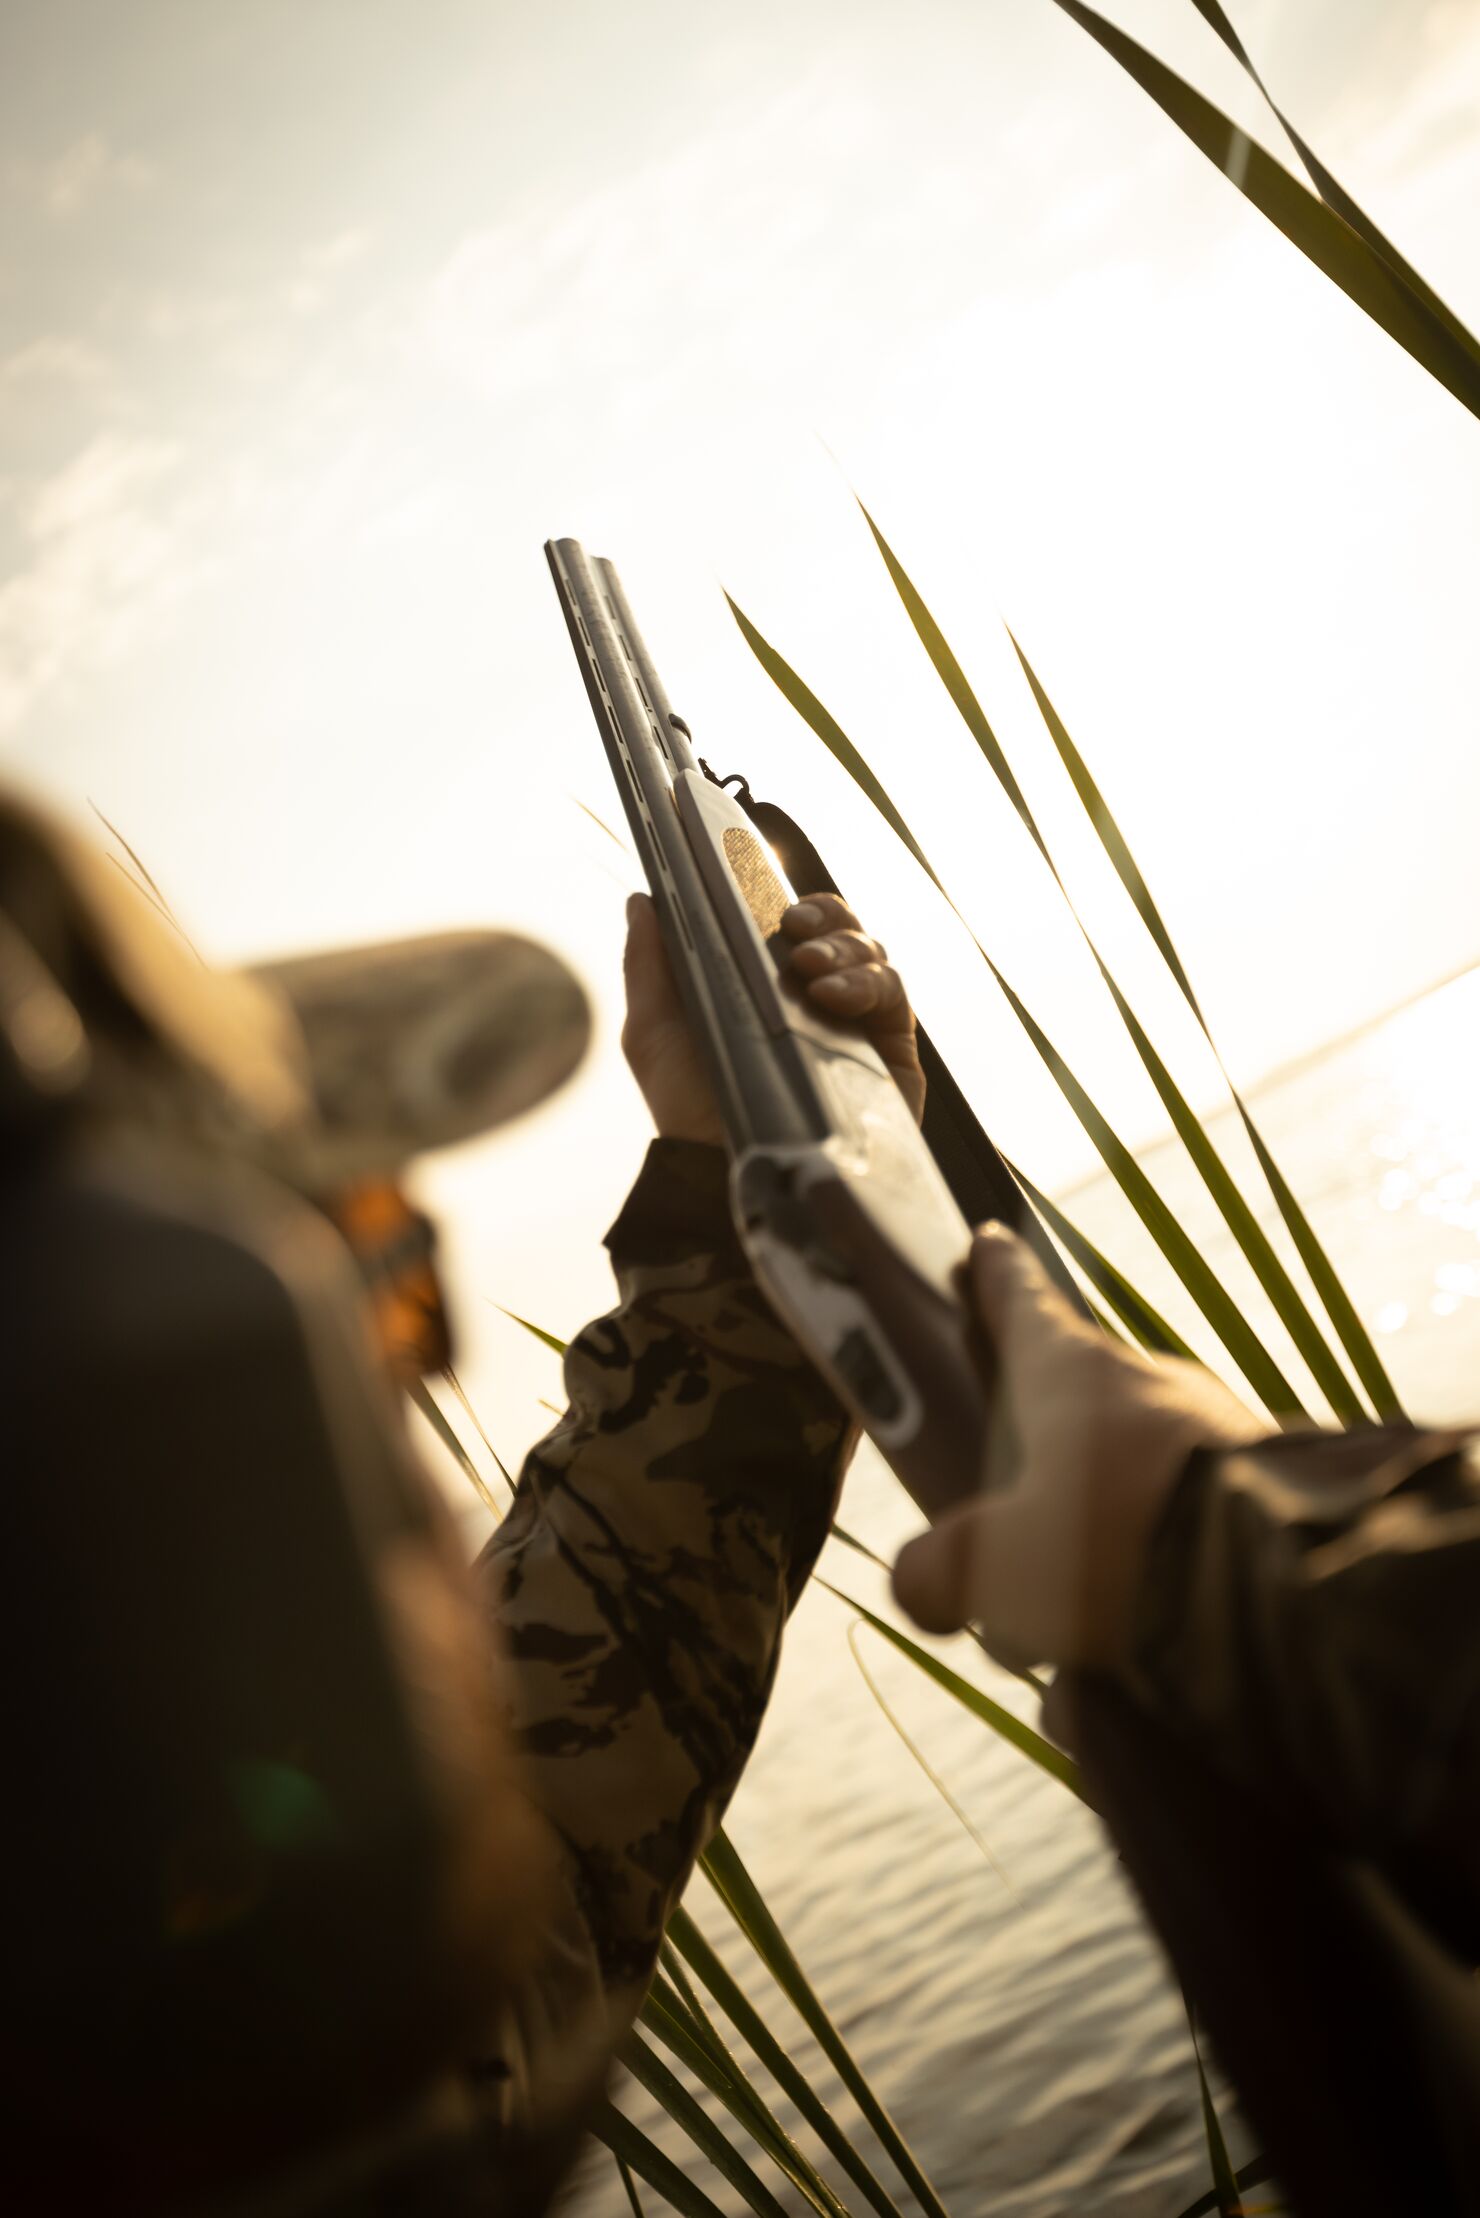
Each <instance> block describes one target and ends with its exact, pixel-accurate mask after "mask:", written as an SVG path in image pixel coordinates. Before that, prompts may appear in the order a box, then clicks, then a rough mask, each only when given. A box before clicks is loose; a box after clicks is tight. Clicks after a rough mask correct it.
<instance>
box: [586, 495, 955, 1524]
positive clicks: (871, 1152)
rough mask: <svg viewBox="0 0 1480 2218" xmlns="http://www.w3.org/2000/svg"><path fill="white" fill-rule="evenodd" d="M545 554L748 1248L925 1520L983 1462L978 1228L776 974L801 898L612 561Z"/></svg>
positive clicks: (869, 1059) (882, 1075) (869, 1058)
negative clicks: (705, 1087) (672, 678)
mask: <svg viewBox="0 0 1480 2218" xmlns="http://www.w3.org/2000/svg"><path fill="white" fill-rule="evenodd" d="M545 553H546V555H547V556H548V558H549V563H550V569H551V573H552V575H553V576H554V579H555V586H556V590H557V592H558V594H559V596H560V605H561V607H562V609H563V610H564V612H565V620H566V623H567V625H568V627H569V630H570V637H571V644H572V646H573V647H574V648H575V652H576V659H577V661H578V662H579V664H580V667H581V674H582V676H583V677H584V679H585V681H586V691H587V693H588V694H589V696H590V700H591V707H592V710H593V711H594V713H595V717H596V723H597V728H598V729H599V731H600V733H601V737H602V743H603V745H604V746H605V748H606V753H607V759H608V761H609V763H610V765H611V770H612V775H613V777H614V778H615V779H616V783H617V790H618V792H619V793H620V794H621V796H622V805H623V807H624V809H625V810H626V814H627V822H628V825H629V827H630V829H631V833H632V838H633V842H634V844H635V846H636V849H637V853H638V856H639V858H640V860H641V862H642V866H643V869H644V871H645V872H646V874H647V880H648V884H649V885H650V886H651V888H652V893H653V899H654V902H655V903H656V906H657V910H658V916H659V919H660V922H661V925H662V929H663V936H664V940H665V943H666V945H667V949H668V954H669V957H670V960H671V962H672V965H673V970H674V974H675V976H676V978H677V980H678V984H679V989H680V991H681V993H682V995H683V999H684V1002H685V1005H686V1007H687V1010H688V1014H689V1020H690V1023H691V1024H692V1026H693V1029H694V1032H695V1034H696V1035H697V1037H698V1039H699V1040H700V1042H701V1043H702V1047H703V1050H704V1052H705V1054H706V1056H707V1059H708V1062H709V1066H710V1071H711V1075H712V1078H713V1081H714V1087H715V1092H716V1095H717V1097H718V1100H719V1104H720V1113H721V1116H722V1118H723V1121H724V1126H725V1131H726V1134H727V1136H728V1139H729V1144H730V1155H731V1177H730V1196H731V1204H732V1207H733V1210H734V1215H735V1222H736V1225H737V1227H738V1230H739V1234H740V1239H741V1242H742V1245H743V1246H744V1248H745V1251H746V1254H747V1255H748V1257H749V1258H750V1261H751V1264H752V1266H753V1268H754V1270H755V1274H756V1277H757V1279H758V1280H759V1282H760V1284H761V1286H762V1287H763V1288H764V1290H765V1292H766V1294H767V1296H768V1298H769V1299H770V1301H771V1303H772V1305H773V1306H774V1308H775V1309H776V1311H777V1312H778V1314H779V1315H780V1316H781V1317H782V1318H783V1319H784V1320H785V1322H786V1323H787V1325H788V1326H789V1327H790V1329H791V1331H792V1332H793V1333H794V1335H795V1336H796V1339H797V1341H798V1342H799V1344H800V1345H801V1346H802V1347H803V1348H804V1349H805V1350H806V1351H807V1354H808V1355H809V1356H810V1357H811V1358H812V1360H813V1362H814V1363H815V1364H816V1365H817V1368H818V1369H819V1370H820V1371H821V1372H822V1373H823V1375H824V1376H825V1377H826V1378H827V1379H828V1380H829V1382H830V1383H831V1385H832V1386H833V1388H834V1389H835V1391H836V1392H837V1394H838V1396H839V1398H840V1399H841V1400H842V1401H843V1402H844V1403H845V1404H846V1405H847V1407H848V1408H849V1409H850V1410H851V1411H852V1412H853V1414H854V1416H855V1417H856V1418H857V1419H858V1421H859V1423H860V1424H861V1425H862V1426H863V1428H864V1430H865V1431H866V1432H867V1433H868V1434H869V1436H870V1438H871V1439H872V1440H873V1441H874V1442H875V1444H876V1445H877V1447H878V1448H879V1450H880V1451H881V1453H882V1454H883V1455H884V1457H885V1459H886V1460H887V1461H888V1462H889V1463H890V1464H891V1465H892V1467H893V1469H894V1470H895V1472H896V1473H897V1474H898V1476H899V1478H900V1479H901V1480H902V1481H903V1483H904V1485H905V1487H906V1488H907V1489H908V1491H909V1493H910V1494H911V1495H913V1497H914V1499H915V1500H916V1501H917V1502H918V1503H919V1505H920V1507H921V1508H922V1509H923V1510H924V1511H925V1513H926V1515H927V1516H935V1515H938V1514H939V1513H940V1512H941V1511H942V1510H944V1509H947V1508H949V1507H950V1506H951V1505H952V1504H953V1503H956V1502H959V1501H963V1500H965V1499H966V1498H967V1497H968V1496H969V1495H971V1494H973V1493H975V1492H976V1491H977V1490H978V1489H979V1488H980V1487H981V1485H982V1484H983V1481H984V1476H985V1472H986V1468H987V1463H988V1427H989V1421H990V1417H991V1377H992V1371H993V1365H992V1361H991V1357H990V1354H989V1352H988V1350H987V1349H986V1347H985V1344H984V1342H983V1340H982V1336H981V1333H980V1329H979V1327H978V1326H977V1325H976V1323H975V1320H974V1319H973V1318H972V1317H971V1316H970V1315H969V1314H968V1311H967V1309H966V1307H965V1305H964V1303H963V1301H962V1298H961V1295H960V1293H959V1291H958V1286H957V1278H958V1274H959V1271H960V1267H961V1265H962V1264H963V1262H964V1261H965V1259H966V1254H967V1250H968V1247H969V1245H970V1239H971V1231H970V1227H969V1226H968V1224H967V1222H966V1219H965V1218H964V1217H963V1215H962V1214H961V1211H960V1210H959V1208H958V1207H957V1206H956V1203H955V1201H954V1200H953V1198H952V1196H951V1192H950V1189H949V1187H948V1186H947V1185H946V1182H945V1180H944V1178H943V1177H942V1176H941V1173H940V1171H939V1169H938V1168H937V1166H936V1163H935V1159H934V1157H933V1156H932V1155H931V1153H930V1150H929V1148H928V1147H927V1146H926V1144H925V1141H924V1140H923V1139H922V1137H921V1135H920V1133H919V1131H918V1129H917V1128H916V1125H915V1122H914V1119H913V1118H912V1117H911V1115H910V1113H909V1111H908V1109H907V1108H906V1107H905V1104H904V1101H903V1099H902V1098H901V1096H900V1093H899V1090H898V1088H897V1087H896V1086H895V1084H894V1081H893V1079H892V1078H891V1077H890V1075H889V1072H888V1071H887V1070H886V1068H885V1066H884V1064H883V1062H882V1061H881V1059H880V1058H879V1056H878V1055H877V1054H876V1053H875V1051H874V1049H873V1048H872V1046H870V1045H869V1043H868V1042H867V1041H866V1040H865V1039H863V1038H862V1036H861V1035H860V1034H858V1033H856V1032H854V1031H852V1030H850V1029H849V1028H848V1027H846V1026H845V1025H842V1024H839V1023H836V1022H833V1021H830V1020H829V1019H828V1018H826V1017H825V1016H823V1015H822V1014H821V1013H820V1012H818V1011H816V1010H815V1009H813V1008H812V1007H811V1006H810V1005H809V1004H808V1003H807V1002H806V1001H805V1000H804V999H803V998H802V996H801V994H800V992H799V991H797V990H796V987H795V984H794V982H793V981H791V980H789V979H788V977H787V975H786V964H787V961H788V958H789V955H790V952H791V945H792V943H791V942H790V941H788V940H786V939H785V938H783V937H782V935H781V931H780V925H781V918H782V916H783V914H784V913H785V911H786V909H787V908H788V907H789V905H790V904H791V902H792V901H794V900H795V899H796V898H797V894H796V893H795V892H793V890H792V888H791V887H790V886H789V885H788V884H787V883H786V880H785V879H784V877H783V876H782V873H781V870H780V867H779V865H778V863H777V860H776V858H775V855H774V853H773V852H772V850H771V849H770V848H769V847H767V846H766V844H765V843H764V841H762V840H761V839H760V838H759V837H758V835H757V833H756V831H755V829H754V827H753V826H752V825H751V823H750V821H749V820H748V818H747V817H746V815H745V813H744V811H743V810H742V809H741V807H740V806H739V804H738V802H736V801H735V800H734V799H733V798H732V797H731V795H730V794H729V793H728V792H726V791H725V790H724V789H723V788H722V787H720V786H718V785H716V784H714V783H713V782H712V780H710V779H709V778H707V777H706V776H705V775H704V773H703V771H702V770H701V768H700V765H699V762H698V760H697V758H696V756H695V753H694V749H693V744H692V739H691V735H690V732H689V728H688V726H687V724H685V723H684V721H683V719H682V718H681V717H678V716H675V715H674V713H673V710H672V708H671V706H670V705H669V701H668V696H667V694H666V693H665V692H664V690H663V686H662V682H661V680H660V679H659V677H658V674H657V671H656V670H655V669H654V667H653V664H652V660H651V658H650V656H649V655H648V652H647V649H646V648H645V647H644V645H643V642H642V637H641V634H640V633H639V632H638V629H637V626H636V625H635V623H634V622H633V620H632V612H631V610H630V609H629V607H628V605H627V599H626V596H625V594H624V593H623V591H622V587H621V584H620V582H619V580H618V578H617V574H616V572H615V570H614V569H613V568H612V566H611V564H610V563H609V562H606V561H602V560H594V561H593V560H592V559H591V558H590V557H588V556H587V554H586V553H585V551H584V549H583V548H582V547H581V546H580V545H579V544H578V542H577V541H575V540H574V539H556V540H550V541H547V542H546V546H545ZM811 890H814V889H811V888H803V889H802V891H803V892H806V891H811Z"/></svg>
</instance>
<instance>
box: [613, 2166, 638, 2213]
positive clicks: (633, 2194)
mask: <svg viewBox="0 0 1480 2218" xmlns="http://www.w3.org/2000/svg"><path fill="white" fill-rule="evenodd" d="M615 2162H616V2167H617V2177H618V2178H619V2179H620V2180H621V2182H622V2185H623V2186H624V2187H625V2188H626V2190H627V2207H628V2209H629V2210H630V2211H631V2213H632V2218H643V2209H642V2198H641V2197H640V2196H639V2194H638V2192H637V2182H636V2180H635V2179H634V2178H633V2177H632V2173H631V2171H630V2169H629V2168H628V2164H627V2160H626V2158H625V2157H621V2156H619V2157H617V2158H616V2159H615Z"/></svg>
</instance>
